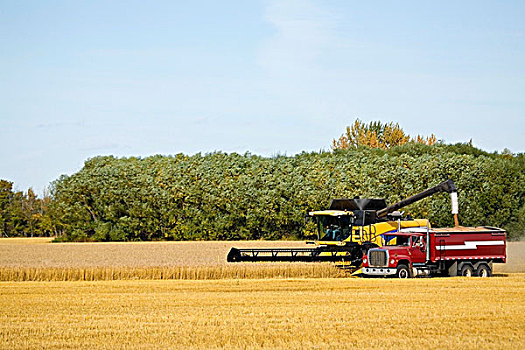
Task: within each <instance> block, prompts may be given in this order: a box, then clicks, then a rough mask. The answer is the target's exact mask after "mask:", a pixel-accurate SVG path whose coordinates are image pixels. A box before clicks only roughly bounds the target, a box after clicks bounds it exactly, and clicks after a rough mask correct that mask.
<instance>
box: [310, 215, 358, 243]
mask: <svg viewBox="0 0 525 350" xmlns="http://www.w3.org/2000/svg"><path fill="white" fill-rule="evenodd" d="M317 218H318V220H319V226H318V229H319V237H320V240H321V241H342V240H345V239H346V238H348V235H349V234H350V230H351V224H352V217H351V216H347V215H345V216H329V215H326V216H318V217H317Z"/></svg>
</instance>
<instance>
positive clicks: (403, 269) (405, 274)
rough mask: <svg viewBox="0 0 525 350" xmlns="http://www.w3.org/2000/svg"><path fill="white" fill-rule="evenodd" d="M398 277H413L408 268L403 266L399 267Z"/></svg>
mask: <svg viewBox="0 0 525 350" xmlns="http://www.w3.org/2000/svg"><path fill="white" fill-rule="evenodd" d="M396 276H397V278H410V277H412V271H411V270H410V268H409V267H408V266H406V265H403V264H401V265H398V266H397V273H396Z"/></svg>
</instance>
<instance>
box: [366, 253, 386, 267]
mask: <svg viewBox="0 0 525 350" xmlns="http://www.w3.org/2000/svg"><path fill="white" fill-rule="evenodd" d="M368 261H369V265H370V266H386V265H387V256H386V251H384V250H370V251H369V252H368Z"/></svg>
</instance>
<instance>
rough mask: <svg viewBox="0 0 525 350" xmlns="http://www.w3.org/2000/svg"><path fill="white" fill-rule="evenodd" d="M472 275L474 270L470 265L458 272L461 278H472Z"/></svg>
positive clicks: (464, 266)
mask: <svg viewBox="0 0 525 350" xmlns="http://www.w3.org/2000/svg"><path fill="white" fill-rule="evenodd" d="M473 274H474V268H473V267H472V265H470V264H465V265H463V267H461V271H460V272H459V275H460V276H463V277H472V275H473Z"/></svg>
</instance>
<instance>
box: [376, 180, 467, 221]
mask: <svg viewBox="0 0 525 350" xmlns="http://www.w3.org/2000/svg"><path fill="white" fill-rule="evenodd" d="M439 192H447V193H449V194H450V201H451V205H452V214H454V215H457V214H458V191H457V189H456V185H455V184H454V181H452V180H450V179H449V180H447V181H443V182H442V183H440V184H439V185H436V186H434V187H431V188H429V189H427V190H425V191H423V192H421V193H418V194H416V195H414V196H412V197H408V198H407V199H403V200H402V201H400V202H397V203H394V204H392V205H390V206H388V207H386V208H384V209H381V210H378V211H377V213H376V215H377V217H379V218H382V217H384V216H386V215H388V214H390V213H392V212H394V211H396V210H398V209H401V208H403V207H406V206H407V205H410V204H412V203H415V202H417V201H420V200H422V199H424V198H427V197H430V196H432V195H433V194H436V193H439ZM456 226H457V225H456Z"/></svg>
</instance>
